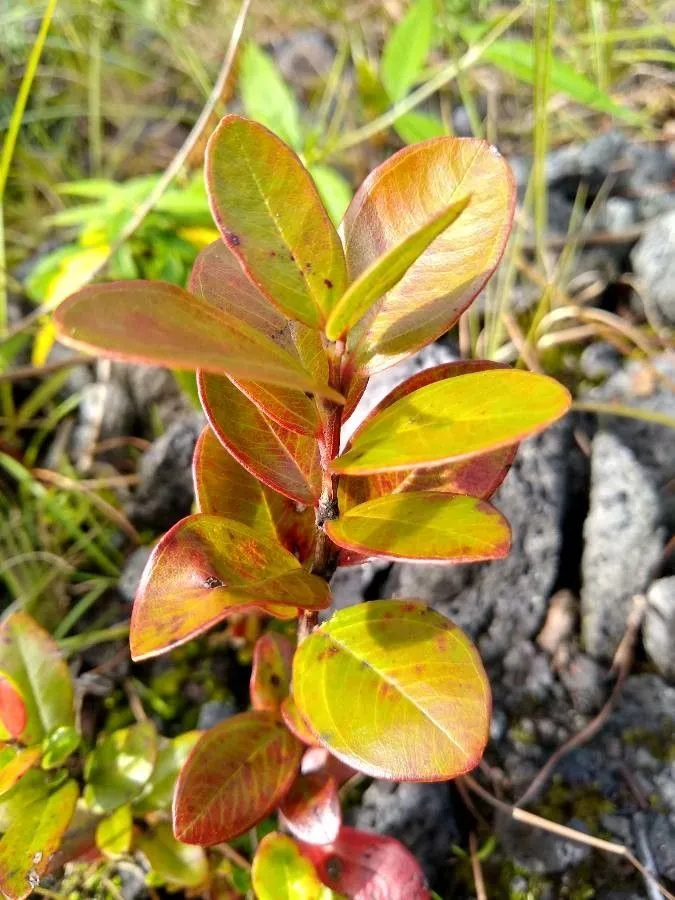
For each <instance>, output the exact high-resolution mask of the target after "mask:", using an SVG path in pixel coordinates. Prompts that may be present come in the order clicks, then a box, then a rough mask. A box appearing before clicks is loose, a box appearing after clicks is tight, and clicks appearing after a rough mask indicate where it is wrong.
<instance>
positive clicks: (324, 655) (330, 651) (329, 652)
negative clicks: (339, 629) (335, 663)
mask: <svg viewBox="0 0 675 900" xmlns="http://www.w3.org/2000/svg"><path fill="white" fill-rule="evenodd" d="M339 652H340V650H339V648H338V647H336V646H335V645H334V644H328V646H326V647H324V649H323V650H322V651H321V653H319V655H318V656H317V661H318V662H321V661H322V660H324V659H330V658H331V656H335V655H336V654H337V653H339Z"/></svg>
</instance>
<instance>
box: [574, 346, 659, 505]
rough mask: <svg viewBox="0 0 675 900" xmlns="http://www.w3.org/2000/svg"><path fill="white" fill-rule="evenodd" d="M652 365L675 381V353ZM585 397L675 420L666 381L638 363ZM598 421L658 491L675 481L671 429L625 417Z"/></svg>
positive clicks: (656, 358) (655, 358) (603, 418)
mask: <svg viewBox="0 0 675 900" xmlns="http://www.w3.org/2000/svg"><path fill="white" fill-rule="evenodd" d="M650 365H651V366H653V367H654V368H655V369H656V371H657V372H659V373H661V374H663V375H664V376H665V379H668V380H671V381H672V380H675V353H663V354H661V356H657V357H653V358H652V359H651V360H650ZM586 397H588V398H589V399H593V400H601V401H604V402H616V403H623V404H626V405H628V406H637V407H639V408H640V409H645V410H651V411H653V412H661V413H665V414H666V415H669V416H675V392H674V391H672V390H671V388H670V387H669V385H668V384H667V382H666V381H665V380H662V379H660V378H659V377H658V376H654V375H652V374H650V370H649V368H648V367H647V366H645V364H644V363H642V362H639V361H634V362H631V363H629V364H628V365H627V366H625V367H624V368H622V369H621V370H620V371H618V372H616V373H615V374H614V375H612V376H611V378H609V379H608V380H607V381H606V382H605V384H603V385H601V386H600V387H596V388H593V389H591V390H590V391H588V393H587V394H586ZM598 421H599V424H600V426H601V427H602V429H603V430H604V431H611V432H612V434H615V435H616V436H617V437H618V438H620V440H621V441H622V443H623V444H625V446H626V447H630V449H631V451H632V452H633V453H634V454H635V457H636V458H637V460H638V461H639V463H640V464H641V465H642V466H644V467H645V468H646V469H647V470H648V471H649V472H650V474H651V475H652V477H653V479H654V481H655V483H656V484H657V486H658V487H661V486H662V485H664V484H666V483H667V482H669V481H670V480H671V479H672V478H673V477H675V441H674V440H673V436H672V432H671V431H670V430H669V429H668V428H665V427H664V426H663V425H656V424H653V423H651V422H644V421H640V420H638V419H631V418H627V417H624V416H604V415H603V416H599V417H598Z"/></svg>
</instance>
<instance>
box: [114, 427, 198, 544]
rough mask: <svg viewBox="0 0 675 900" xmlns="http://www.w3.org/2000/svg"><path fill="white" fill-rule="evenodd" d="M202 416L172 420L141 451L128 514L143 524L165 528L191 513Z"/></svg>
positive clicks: (146, 526)
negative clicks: (193, 466)
mask: <svg viewBox="0 0 675 900" xmlns="http://www.w3.org/2000/svg"><path fill="white" fill-rule="evenodd" d="M203 427H204V422H203V419H202V418H201V417H200V416H198V415H196V414H195V415H192V416H190V417H189V418H186V419H183V420H179V421H177V422H174V424H173V425H171V426H170V427H169V428H168V429H167V430H166V431H165V432H164V434H163V435H162V436H161V437H159V438H158V439H157V440H156V441H155V442H154V444H153V445H152V447H151V448H150V449H149V450H148V452H147V453H146V454H145V455H144V457H143V459H142V460H141V464H140V466H139V472H138V474H139V476H140V483H139V485H138V488H137V490H136V493H135V495H134V498H133V500H132V501H131V504H130V505H129V510H128V512H129V516H130V518H131V519H132V521H133V522H134V523H135V524H136V525H137V526H138V527H142V528H152V529H153V530H154V531H165V530H166V529H167V528H170V527H171V526H172V525H174V524H175V523H176V522H177V521H178V520H179V519H182V518H183V517H184V516H187V515H188V514H189V513H190V510H191V507H192V502H193V500H194V489H193V485H192V454H193V453H194V449H195V444H196V442H197V438H198V437H199V433H200V431H201V429H202V428H203Z"/></svg>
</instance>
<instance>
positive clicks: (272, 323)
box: [189, 241, 328, 434]
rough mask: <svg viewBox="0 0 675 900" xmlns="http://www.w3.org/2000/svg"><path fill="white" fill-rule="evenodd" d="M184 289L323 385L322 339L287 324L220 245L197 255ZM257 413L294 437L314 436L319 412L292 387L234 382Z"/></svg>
mask: <svg viewBox="0 0 675 900" xmlns="http://www.w3.org/2000/svg"><path fill="white" fill-rule="evenodd" d="M189 289H190V291H191V293H193V294H194V295H195V296H197V297H201V298H202V299H203V300H204V301H206V302H207V303H209V304H211V305H212V306H215V307H216V308H218V309H222V310H224V311H225V312H226V313H229V314H230V315H233V316H235V318H237V319H241V320H242V321H243V322H246V323H247V324H248V325H250V326H251V327H252V328H255V329H257V330H258V331H260V332H262V334H264V335H266V336H267V337H268V338H270V339H271V340H272V341H274V343H275V344H277V345H278V346H279V347H281V349H282V350H285V351H286V352H287V353H288V354H289V355H290V356H292V357H293V358H294V359H296V360H297V361H298V362H299V363H300V364H301V365H302V366H303V367H304V368H305V369H306V370H307V372H308V373H309V374H310V375H311V377H312V378H313V379H314V380H315V381H318V382H320V383H322V384H325V383H327V381H328V358H327V357H326V354H325V352H324V349H323V344H322V341H321V334H320V333H319V332H318V331H315V330H314V329H311V328H307V327H306V326H305V325H302V324H301V323H300V322H290V321H289V320H288V318H287V317H286V316H284V315H283V313H280V312H279V311H278V310H277V309H276V308H275V307H274V306H272V304H271V303H270V302H269V300H268V299H267V298H266V297H265V296H264V295H263V294H262V293H261V292H260V291H259V290H258V288H257V287H256V286H255V285H254V284H252V283H251V282H250V281H249V280H248V278H247V277H246V275H245V274H244V271H243V269H242V268H241V266H240V264H239V261H238V260H237V258H236V257H235V256H234V254H233V253H232V251H231V250H230V249H229V248H228V247H227V245H226V244H224V243H223V242H222V241H215V242H214V243H213V244H210V245H209V246H208V247H205V248H204V250H202V251H201V253H200V254H199V256H198V257H197V260H196V262H195V264H194V268H193V269H192V274H191V276H190V284H189ZM236 383H237V385H238V386H239V388H240V390H242V391H243V392H244V393H245V394H246V395H247V396H248V397H249V399H251V400H252V401H253V402H254V403H255V404H256V406H258V408H259V409H261V410H262V412H264V413H265V414H266V415H267V416H269V417H270V418H271V419H273V420H274V421H275V422H277V423H279V424H280V425H284V426H285V427H286V428H288V429H289V430H290V431H297V432H298V433H299V434H316V433H317V431H318V430H319V427H320V419H319V413H318V410H317V406H316V403H315V402H314V400H313V399H311V398H310V397H308V396H306V394H305V393H303V392H302V391H298V390H293V389H292V388H283V387H276V386H274V385H269V384H265V383H262V382H252V381H246V380H243V379H236Z"/></svg>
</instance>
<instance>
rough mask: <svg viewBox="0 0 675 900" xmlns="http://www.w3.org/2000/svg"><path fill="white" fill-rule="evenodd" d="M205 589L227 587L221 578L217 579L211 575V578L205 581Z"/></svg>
mask: <svg viewBox="0 0 675 900" xmlns="http://www.w3.org/2000/svg"><path fill="white" fill-rule="evenodd" d="M204 587H205V588H219V587H225V584H224V582H222V581H221V580H220V578H216V577H215V575H209V577H208V578H207V579H206V580H205V581H204Z"/></svg>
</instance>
